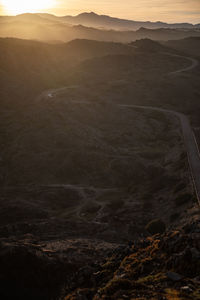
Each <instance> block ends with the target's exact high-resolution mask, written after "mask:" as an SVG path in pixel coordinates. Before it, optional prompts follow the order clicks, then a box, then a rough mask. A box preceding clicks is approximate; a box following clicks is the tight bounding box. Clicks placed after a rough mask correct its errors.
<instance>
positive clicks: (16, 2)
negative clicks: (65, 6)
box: [1, 0, 55, 15]
mask: <svg viewBox="0 0 200 300" xmlns="http://www.w3.org/2000/svg"><path fill="white" fill-rule="evenodd" d="M1 3H2V5H3V8H4V11H5V12H6V13H7V14H14V15H17V14H21V13H27V12H31V13H34V12H39V11H42V10H45V9H48V8H51V7H53V6H54V4H55V0H1Z"/></svg>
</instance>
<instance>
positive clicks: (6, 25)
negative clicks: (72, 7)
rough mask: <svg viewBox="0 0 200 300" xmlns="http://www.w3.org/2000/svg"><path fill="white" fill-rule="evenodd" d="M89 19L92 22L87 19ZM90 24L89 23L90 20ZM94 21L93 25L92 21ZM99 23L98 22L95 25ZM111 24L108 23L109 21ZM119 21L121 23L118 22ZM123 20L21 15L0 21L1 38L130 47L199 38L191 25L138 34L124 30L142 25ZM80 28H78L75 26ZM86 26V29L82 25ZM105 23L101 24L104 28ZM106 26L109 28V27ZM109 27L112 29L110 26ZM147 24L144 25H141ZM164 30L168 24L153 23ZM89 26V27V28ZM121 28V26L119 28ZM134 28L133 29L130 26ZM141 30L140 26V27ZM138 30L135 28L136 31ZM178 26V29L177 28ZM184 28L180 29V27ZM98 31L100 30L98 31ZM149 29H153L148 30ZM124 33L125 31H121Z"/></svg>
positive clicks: (139, 31) (95, 16) (3, 18)
mask: <svg viewBox="0 0 200 300" xmlns="http://www.w3.org/2000/svg"><path fill="white" fill-rule="evenodd" d="M88 17H89V18H88ZM89 19H90V20H91V22H89V21H88V20H89ZM92 20H93V21H92ZM95 20H96V21H95ZM97 20H107V21H105V22H104V25H105V26H101V27H103V28H100V26H99V25H100V23H98V22H97ZM108 20H109V21H108ZM116 20H118V21H116ZM125 21H126V20H120V19H115V18H110V17H107V16H98V15H96V14H94V13H90V14H87V13H84V14H81V15H78V16H76V17H69V16H66V17H57V16H54V15H50V14H22V15H17V16H10V17H9V16H8V17H7V16H6V17H3V16H1V17H0V37H14V38H21V39H33V40H40V41H45V42H54V43H55V42H58V41H60V42H68V41H70V40H74V39H89V40H98V41H111V42H120V43H130V42H132V41H135V40H136V39H141V38H149V39H153V40H163V41H167V40H178V39H183V38H187V37H190V36H192V37H198V36H200V29H196V28H195V27H194V26H193V25H191V24H189V25H188V28H184V29H183V28H176V29H173V28H154V29H151V28H145V27H140V28H139V29H137V30H135V31H134V30H133V29H132V30H130V29H129V30H125V28H126V27H125V24H135V23H137V24H139V23H138V22H135V21H127V22H128V23H126V22H125ZM120 22H121V23H122V24H124V27H123V28H122V27H119V28H118V30H117V29H116V28H115V30H114V29H108V28H111V27H113V26H112V24H119V23H120ZM76 24H79V25H76ZM82 24H83V25H82ZM102 24H103V23H101V25H102ZM106 24H107V25H106ZM109 24H110V25H109ZM141 24H143V25H144V22H143V23H141V22H140V25H141ZM145 24H146V25H147V27H148V24H154V25H155V24H157V25H158V24H159V26H164V25H163V24H165V23H160V22H159V23H151V22H145ZM88 26H90V27H88ZM117 26H118V25H117ZM131 26H132V25H131ZM137 26H138V25H137ZM137 26H136V27H135V28H137ZM177 26H178V25H177ZM179 26H180V27H181V25H180V24H179ZM97 27H98V28H97ZM149 27H150V26H149ZM122 30H123V31H122Z"/></svg>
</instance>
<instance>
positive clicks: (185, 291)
mask: <svg viewBox="0 0 200 300" xmlns="http://www.w3.org/2000/svg"><path fill="white" fill-rule="evenodd" d="M181 292H184V293H192V289H191V288H190V287H189V286H187V285H186V286H182V287H181Z"/></svg>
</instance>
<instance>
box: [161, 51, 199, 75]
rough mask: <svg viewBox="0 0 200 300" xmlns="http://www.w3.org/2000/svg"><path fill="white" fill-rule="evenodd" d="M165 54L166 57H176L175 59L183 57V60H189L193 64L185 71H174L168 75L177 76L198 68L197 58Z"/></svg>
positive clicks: (184, 69)
mask: <svg viewBox="0 0 200 300" xmlns="http://www.w3.org/2000/svg"><path fill="white" fill-rule="evenodd" d="M163 54H166V55H170V56H175V57H181V58H185V59H187V60H189V61H190V62H191V64H190V65H189V66H188V67H186V68H183V69H179V70H176V71H173V72H170V73H168V75H173V74H174V75H175V74H179V73H182V72H187V71H190V70H192V69H194V68H196V67H197V66H198V64H199V61H198V60H197V59H195V58H192V57H188V56H182V55H177V54H171V53H163Z"/></svg>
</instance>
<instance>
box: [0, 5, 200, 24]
mask: <svg viewBox="0 0 200 300" xmlns="http://www.w3.org/2000/svg"><path fill="white" fill-rule="evenodd" d="M83 12H95V13H97V14H100V15H109V16H112V17H118V18H123V19H129V20H136V21H152V22H156V21H163V22H167V23H183V22H189V23H193V24H196V23H200V1H199V0H189V1H186V0H179V1H172V0H163V1H158V0H151V1H147V0H142V1H141V0H140V1H139V0H136V1H132V0H128V1H126V3H125V4H123V7H121V3H120V1H119V0H117V1H113V0H109V1H103V2H101V3H99V2H97V1H90V0H88V1H83V0H80V1H75V0H68V1H65V0H41V1H38V0H37V1H34V2H32V3H30V2H29V3H28V4H26V3H25V2H24V1H23V0H18V1H14V0H1V1H0V15H18V14H22V13H50V14H54V15H57V16H64V15H77V14H80V13H83Z"/></svg>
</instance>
